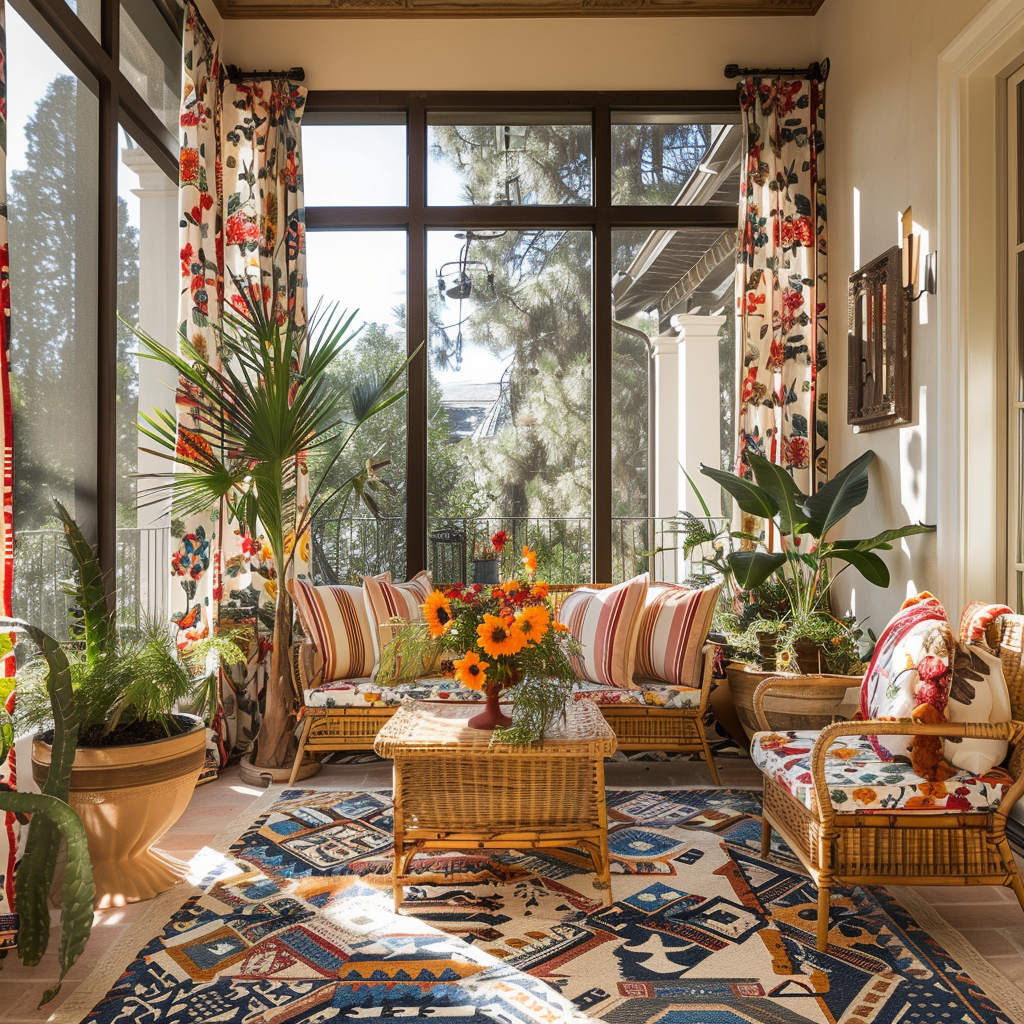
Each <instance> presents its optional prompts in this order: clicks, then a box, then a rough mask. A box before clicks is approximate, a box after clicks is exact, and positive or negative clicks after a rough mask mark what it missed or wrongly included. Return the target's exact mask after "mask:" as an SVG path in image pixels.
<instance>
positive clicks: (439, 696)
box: [305, 676, 700, 708]
mask: <svg viewBox="0 0 1024 1024" xmlns="http://www.w3.org/2000/svg"><path fill="white" fill-rule="evenodd" d="M573 691H574V693H575V695H576V699H577V700H585V699H590V700H595V701H597V703H598V704H617V705H623V706H625V705H637V706H641V707H660V708H688V707H696V706H697V704H699V703H700V690H695V689H691V688H690V687H688V686H666V685H665V684H664V683H652V684H644V685H640V686H638V687H637V688H636V689H632V690H623V689H619V688H617V687H612V688H609V687H607V686H601V685H600V684H599V683H588V682H585V681H581V682H578V683H576V684H575V685H574V687H573ZM485 699H486V695H485V694H484V693H482V692H481V691H480V690H471V689H469V688H467V687H464V686H461V685H460V684H459V683H457V682H456V681H455V680H454V679H446V678H444V677H442V676H431V677H427V678H424V679H416V680H414V681H412V682H408V683H399V684H397V685H394V686H381V685H379V684H377V683H374V682H373V681H372V680H371V679H370V678H363V679H338V680H336V681H334V682H332V683H325V684H324V685H323V686H319V687H317V688H316V689H315V690H306V691H305V700H306V707H308V708H387V707H396V706H397V705H399V704H401V703H403V702H404V701H407V700H458V701H482V700H485Z"/></svg>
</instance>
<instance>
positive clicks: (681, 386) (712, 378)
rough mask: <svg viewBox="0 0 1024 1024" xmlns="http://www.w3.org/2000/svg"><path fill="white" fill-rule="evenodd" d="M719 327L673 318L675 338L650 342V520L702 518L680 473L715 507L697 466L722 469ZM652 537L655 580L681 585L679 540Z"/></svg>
mask: <svg viewBox="0 0 1024 1024" xmlns="http://www.w3.org/2000/svg"><path fill="white" fill-rule="evenodd" d="M724 323H725V317H724V316H701V315H697V314H690V313H686V314H680V315H678V316H674V317H672V326H673V327H674V328H676V330H677V331H678V333H669V334H660V335H658V336H657V337H656V338H652V339H651V346H652V348H653V353H654V356H653V362H654V379H653V383H652V386H653V388H654V395H655V399H654V409H655V429H654V438H653V444H654V460H653V464H652V475H653V478H654V487H653V492H654V499H653V506H652V509H651V515H652V516H654V517H655V519H656V520H662V519H669V518H672V517H673V516H678V515H679V513H680V512H682V511H686V512H691V513H693V514H694V515H703V509H702V508H701V505H700V502H699V501H698V499H697V496H696V495H695V494H694V493H693V490H692V488H691V487H690V485H689V483H687V480H686V476H685V475H684V473H683V470H684V469H685V470H686V472H687V473H689V475H690V477H691V478H692V479H693V480H694V482H695V483H696V484H697V486H698V487H700V489H701V494H703V495H704V497H705V500H707V501H708V503H709V505H711V506H712V512H713V511H714V504H715V503H713V502H712V501H711V500H710V499H711V497H712V496H717V494H718V488H717V487H713V486H711V485H710V484H709V482H708V481H707V480H706V478H704V477H701V476H700V466H701V463H703V464H704V465H706V466H713V467H715V468H717V467H718V466H719V465H720V463H721V453H720V450H719V449H720V440H719V438H720V424H721V418H722V403H721V395H720V393H719V382H718V332H719V330H720V329H721V327H722V325H723V324H724ZM704 484H708V486H704ZM659 525H660V524H659ZM656 533H657V540H656V546H658V547H662V548H664V549H665V550H663V551H662V552H661V553H660V554H659V555H658V556H657V558H656V559H655V561H654V567H653V571H654V575H655V578H656V579H660V580H668V581H677V580H681V579H683V578H684V577H685V576H686V575H687V573H688V571H689V567H688V565H687V564H686V561H685V560H684V557H683V542H682V539H681V538H679V537H678V536H674V535H672V534H671V533H662V532H661V531H660V530H658V531H656Z"/></svg>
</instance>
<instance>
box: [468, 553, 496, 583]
mask: <svg viewBox="0 0 1024 1024" xmlns="http://www.w3.org/2000/svg"><path fill="white" fill-rule="evenodd" d="M473 582H474V583H500V582H501V562H500V561H498V559H497V558H486V559H483V558H482V559H476V558H474V559H473Z"/></svg>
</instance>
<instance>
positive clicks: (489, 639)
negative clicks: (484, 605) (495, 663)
mask: <svg viewBox="0 0 1024 1024" xmlns="http://www.w3.org/2000/svg"><path fill="white" fill-rule="evenodd" d="M476 635H477V636H478V637H479V638H480V639H479V640H477V646H478V647H482V648H483V649H484V653H485V654H489V655H490V656H491V657H492V658H498V657H500V656H501V655H503V654H518V653H519V652H520V651H521V650H522V649H523V648H524V647H525V646H526V637H525V636H524V635H523V633H522V630H520V629H519V628H518V627H517V626H511V625H509V624H508V623H507V622H506V621H505V620H504V619H502V618H499V617H498V616H497V615H485V616H484V621H483V623H482V624H481V625H479V626H477V627H476Z"/></svg>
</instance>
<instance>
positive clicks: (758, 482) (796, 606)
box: [701, 451, 935, 732]
mask: <svg viewBox="0 0 1024 1024" xmlns="http://www.w3.org/2000/svg"><path fill="white" fill-rule="evenodd" d="M874 457H875V455H874V452H871V451H869V452H865V453H864V454H863V455H862V456H860V458H858V459H856V460H855V461H854V462H852V463H850V465H848V466H846V467H845V468H843V469H841V470H840V471H839V472H838V473H837V474H836V475H835V476H834V477H832V479H831V480H829V481H828V483H826V484H825V485H824V486H823V487H822V488H821V489H820V490H819V491H817V492H816V493H815V494H813V495H807V494H804V493H803V492H802V491H801V490H800V489H799V488H798V487H797V486H796V483H795V482H794V480H793V478H792V476H791V475H790V474H789V473H788V472H787V471H786V470H785V469H783V468H782V467H781V466H777V465H775V464H774V463H771V462H769V461H768V460H767V459H764V458H762V457H760V456H757V455H749V456H748V460H749V464H750V468H751V470H752V472H753V479H752V480H748V479H746V478H744V477H740V476H735V475H734V474H732V473H726V472H723V471H722V470H719V469H714V468H711V467H708V466H701V472H702V473H703V474H704V475H705V476H706V477H708V478H710V479H711V480H714V481H715V482H716V483H718V484H720V485H721V486H722V487H723V488H724V489H725V490H726V491H727V492H728V493H729V494H731V495H732V497H733V498H734V499H735V501H736V504H737V506H738V508H739V509H740V511H741V512H742V513H744V515H745V516H747V517H748V518H753V519H754V520H761V521H762V522H765V523H767V524H768V528H767V529H766V530H765V531H764V533H765V534H766V535H767V536H768V537H769V538H771V541H772V543H771V547H770V548H769V547H768V546H767V545H766V544H765V543H764V542H763V541H759V542H756V543H755V542H753V541H752V540H751V539H750V538H751V536H752V531H750V530H748V531H746V532H742V533H740V534H739V535H738V536H739V537H740V538H741V539H744V540H745V541H746V542H745V543H744V544H742V545H741V547H740V550H730V551H728V552H723V553H722V555H721V562H722V564H723V565H724V567H725V569H726V571H727V572H728V574H729V579H730V580H731V582H732V585H733V587H734V588H735V600H734V608H733V610H732V618H731V622H730V623H729V626H731V627H732V628H730V629H728V630H727V631H728V633H729V646H730V648H731V649H732V651H733V652H735V653H738V654H740V656H741V657H744V658H745V660H748V661H749V663H748V664H744V663H742V662H737V663H736V664H734V665H732V666H730V668H729V670H728V676H729V679H728V683H729V690H730V693H731V696H732V700H733V703H734V705H735V707H736V712H737V715H738V717H739V719H740V721H741V723H742V724H743V726H744V728H745V729H746V730H747V731H748V732H749V731H750V730H751V729H755V730H756V728H757V725H756V720H755V718H754V714H753V694H754V691H755V690H756V688H757V685H758V683H759V682H760V681H761V680H762V679H763V678H764V677H765V675H766V674H768V673H770V672H775V671H780V670H781V671H795V670H796V669H797V668H801V670H803V671H806V672H827V673H831V674H834V675H837V676H845V675H847V674H848V673H850V672H853V673H857V672H858V671H859V665H860V660H859V648H860V645H861V639H862V638H861V631H860V628H859V626H858V624H857V623H856V622H855V621H842V620H839V619H837V618H836V617H834V616H833V615H832V609H831V601H830V597H831V592H832V587H833V585H834V584H835V581H836V579H837V578H838V577H839V575H840V574H841V573H842V572H844V571H846V570H848V569H850V568H853V569H855V570H856V571H857V572H858V573H859V574H860V575H861V576H863V577H864V578H865V579H866V580H867V581H868V582H869V583H872V584H874V585H875V586H880V587H887V586H888V585H889V570H888V568H887V567H886V564H885V562H884V561H883V560H882V559H881V557H880V556H879V555H878V554H877V552H878V551H888V550H890V549H891V548H892V542H893V541H895V540H899V539H901V538H903V537H910V536H914V535H915V534H921V533H930V532H932V531H933V530H934V529H935V527H934V526H927V525H924V524H911V525H908V526H902V527H898V528H895V529H891V530H885V531H883V532H882V533H879V534H876V535H875V536H873V537H869V538H866V539H864V540H855V539H833V536H832V534H833V530H834V529H835V527H836V526H837V525H838V524H839V523H840V522H841V521H842V520H843V519H845V518H846V516H847V515H849V513H850V512H851V511H852V510H853V509H854V508H856V507H857V506H858V505H860V504H861V503H862V502H863V501H864V500H865V498H866V497H867V494H868V467H869V466H870V464H871V462H872V460H873V459H874ZM780 600H781V602H782V604H781V609H780V607H779V602H780ZM770 608H774V611H772V612H770V613H769V614H765V609H770ZM759 633H760V634H761V636H758V634H759ZM767 633H774V634H775V658H774V659H773V658H771V657H770V656H769V654H770V652H768V651H767V650H765V645H764V639H765V634H767ZM755 652H756V653H755ZM843 692H844V688H843V687H842V686H837V689H836V691H835V693H833V692H832V691H825V690H822V691H820V692H819V693H818V694H817V704H818V705H820V706H819V707H817V708H812V707H811V706H810V704H809V703H808V704H806V706H805V708H804V709H803V711H805V712H806V714H805V715H804V720H803V723H802V727H804V728H810V727H814V726H815V725H816V724H818V723H819V722H820V723H826V722H827V721H828V720H829V713H828V712H829V711H830V709H831V707H832V705H834V704H835V703H836V702H837V701H839V700H841V699H842V695H843ZM808 715H811V716H813V715H817V717H807V716H808Z"/></svg>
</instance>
